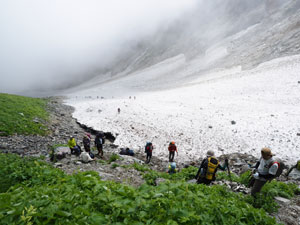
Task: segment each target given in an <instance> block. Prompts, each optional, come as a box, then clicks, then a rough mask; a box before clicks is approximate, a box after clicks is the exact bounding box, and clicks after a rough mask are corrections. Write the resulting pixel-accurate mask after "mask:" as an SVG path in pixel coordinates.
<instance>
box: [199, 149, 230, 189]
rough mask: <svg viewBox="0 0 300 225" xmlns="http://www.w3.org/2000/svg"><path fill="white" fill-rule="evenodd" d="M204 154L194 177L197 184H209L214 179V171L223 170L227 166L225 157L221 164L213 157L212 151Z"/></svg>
mask: <svg viewBox="0 0 300 225" xmlns="http://www.w3.org/2000/svg"><path fill="white" fill-rule="evenodd" d="M206 155H207V157H206V158H205V159H203V160H202V162H201V165H200V167H199V170H198V172H197V174H196V177H195V179H196V180H197V183H198V184H206V185H209V184H210V183H211V182H212V181H214V180H215V179H216V173H217V170H218V169H220V170H225V169H226V167H228V160H227V159H226V160H225V164H224V165H223V166H221V165H220V162H219V160H218V159H217V158H216V157H214V152H213V151H208V152H207V153H206Z"/></svg>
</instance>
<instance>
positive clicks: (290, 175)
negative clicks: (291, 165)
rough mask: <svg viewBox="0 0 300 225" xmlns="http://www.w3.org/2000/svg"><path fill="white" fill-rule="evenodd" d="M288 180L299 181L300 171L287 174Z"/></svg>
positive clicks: (295, 170)
mask: <svg viewBox="0 0 300 225" xmlns="http://www.w3.org/2000/svg"><path fill="white" fill-rule="evenodd" d="M289 178H292V179H293V180H298V181H300V171H299V170H297V169H293V170H292V172H291V173H290V174H289Z"/></svg>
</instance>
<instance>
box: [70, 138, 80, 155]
mask: <svg viewBox="0 0 300 225" xmlns="http://www.w3.org/2000/svg"><path fill="white" fill-rule="evenodd" d="M68 146H69V148H70V150H71V154H75V155H77V156H79V155H80V153H81V148H80V146H79V145H77V144H76V141H75V138H74V137H73V136H70V139H69V141H68Z"/></svg>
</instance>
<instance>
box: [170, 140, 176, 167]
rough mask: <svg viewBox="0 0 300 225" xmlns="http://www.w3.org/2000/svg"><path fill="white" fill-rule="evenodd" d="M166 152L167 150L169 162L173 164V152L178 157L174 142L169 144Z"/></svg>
mask: <svg viewBox="0 0 300 225" xmlns="http://www.w3.org/2000/svg"><path fill="white" fill-rule="evenodd" d="M168 150H169V162H173V161H174V156H175V151H176V152H177V156H178V151H177V146H176V145H175V142H174V141H172V142H170V144H169V147H168Z"/></svg>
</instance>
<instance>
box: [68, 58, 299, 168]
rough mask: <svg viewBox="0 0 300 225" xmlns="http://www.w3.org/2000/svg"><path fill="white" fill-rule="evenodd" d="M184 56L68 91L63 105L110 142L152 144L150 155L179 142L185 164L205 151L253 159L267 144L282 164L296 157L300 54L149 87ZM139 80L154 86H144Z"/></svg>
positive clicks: (140, 146) (164, 153) (139, 147)
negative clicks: (113, 138) (246, 155)
mask: <svg viewBox="0 0 300 225" xmlns="http://www.w3.org/2000/svg"><path fill="white" fill-rule="evenodd" d="M183 59H184V58H183V56H179V57H177V58H174V59H173V60H171V62H170V64H168V63H162V64H161V65H156V66H154V67H153V68H152V70H151V68H148V69H147V71H146V72H145V71H144V72H141V73H136V74H134V75H131V76H126V77H123V78H118V79H114V80H111V81H108V82H106V83H104V84H102V85H98V86H96V87H93V88H91V89H85V90H83V91H78V92H75V93H72V94H69V95H68V96H69V99H68V100H67V101H66V103H67V104H69V105H71V106H74V107H75V112H74V114H73V116H74V117H75V118H77V119H78V121H79V122H80V123H83V124H85V125H87V126H90V127H93V128H94V129H97V130H102V131H105V132H112V133H113V134H115V135H116V136H117V139H116V141H115V144H117V145H120V146H129V147H132V148H134V149H135V150H141V151H142V149H143V147H144V145H145V143H146V141H152V142H153V143H154V145H155V150H154V152H153V154H154V155H155V156H158V157H160V158H162V159H166V160H167V157H168V151H167V146H168V143H169V142H170V141H175V142H176V144H177V146H178V151H179V157H177V158H176V157H175V159H176V160H179V159H180V160H183V161H185V160H195V159H198V158H199V157H201V156H204V154H205V153H206V151H207V150H214V151H215V153H216V154H217V155H220V154H227V153H232V152H240V153H249V154H252V155H254V156H259V153H260V149H261V148H262V147H265V146H269V147H270V148H271V149H272V150H273V152H274V153H275V154H276V155H277V157H281V158H283V159H284V160H286V161H287V162H288V164H290V163H294V162H296V160H297V159H299V158H300V153H299V151H300V136H298V135H297V134H299V135H300V126H299V125H300V104H299V103H300V83H299V82H300V55H297V56H292V57H284V58H279V59H275V60H272V61H269V62H267V63H264V64H261V65H259V66H258V67H257V68H255V69H252V70H247V71H242V70H241V68H240V67H236V68H231V69H228V70H221V69H219V70H216V71H211V72H209V73H207V74H206V75H203V76H199V77H198V78H197V79H194V80H193V81H191V80H190V79H186V82H183V81H182V80H181V81H182V83H181V84H180V86H178V84H177V86H176V87H174V88H171V89H170V88H169V89H161V90H159V91H157V88H155V85H154V84H156V83H157V84H159V83H160V82H162V83H163V82H164V81H165V80H164V76H163V75H162V76H157V74H158V72H159V71H160V70H162V71H166V68H167V70H168V71H170V70H172V63H173V64H174V60H175V61H176V60H177V61H180V64H181V67H184V66H183V65H182V64H183V63H184V60H183ZM166 64H167V65H166ZM186 67H187V68H188V65H186ZM175 69H176V67H174V70H175ZM177 69H178V68H177ZM181 73H183V72H182V71H181ZM145 74H146V76H147V77H145ZM145 80H147V82H149V83H150V84H152V86H153V90H151V88H148V89H147V91H145V88H144V86H145V84H146V83H145ZM151 82H152V83H151ZM150 86H151V85H150ZM157 87H159V85H157ZM108 93H109V94H108ZM88 96H90V97H88ZM97 96H98V97H97ZM101 96H105V98H104V99H101V98H100V97H101ZM130 96H131V98H130ZM134 96H135V97H136V99H135V98H134ZM118 108H120V109H121V113H120V114H118V113H117V109H118ZM233 121H234V122H233Z"/></svg>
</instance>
